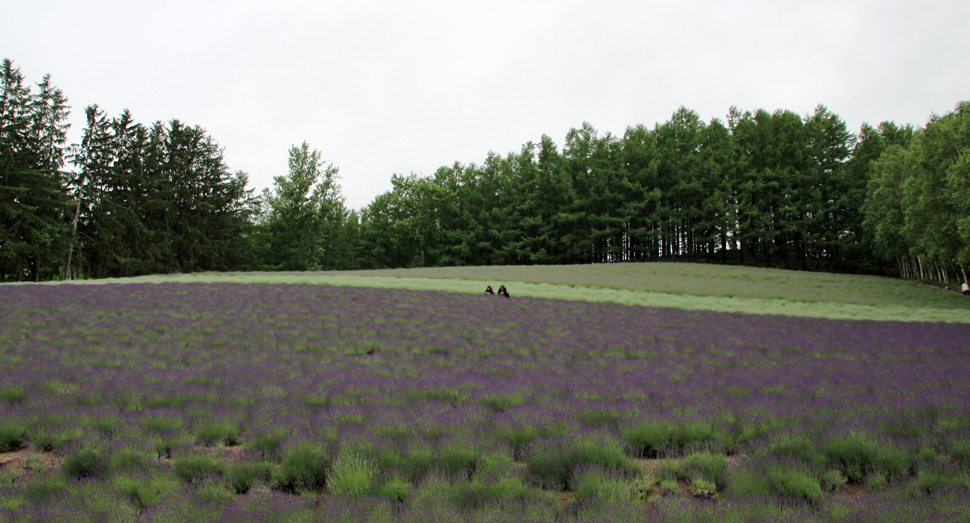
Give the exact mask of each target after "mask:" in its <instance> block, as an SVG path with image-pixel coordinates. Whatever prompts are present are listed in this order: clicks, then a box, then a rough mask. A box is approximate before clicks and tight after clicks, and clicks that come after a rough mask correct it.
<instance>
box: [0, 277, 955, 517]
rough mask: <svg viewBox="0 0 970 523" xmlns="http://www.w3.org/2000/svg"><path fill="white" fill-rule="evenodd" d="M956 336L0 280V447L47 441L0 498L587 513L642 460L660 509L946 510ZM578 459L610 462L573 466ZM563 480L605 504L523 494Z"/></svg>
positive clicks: (710, 315)
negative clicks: (306, 499) (51, 463)
mask: <svg viewBox="0 0 970 523" xmlns="http://www.w3.org/2000/svg"><path fill="white" fill-rule="evenodd" d="M968 335H970V326H968V325H964V324H950V323H915V322H906V323H904V322H875V321H850V320H823V319H811V318H798V317H783V316H753V315H743V314H734V313H718V312H705V311H683V310H676V309H662V308H648V307H638V306H624V305H618V304H610V303H587V302H567V301H555V300H545V299H535V298H514V299H511V300H495V299H489V298H488V297H483V296H477V295H458V294H449V293H444V292H436V291H402V290H391V289H370V288H340V287H328V286H319V285H269V284H246V285H243V284H232V283H211V284H203V283H192V284H180V283H163V284H106V285H99V286H82V285H77V286H73V285H61V286H44V285H17V286H0V383H2V390H3V391H4V393H3V394H2V395H0V451H3V452H13V451H18V450H22V449H24V448H27V449H29V450H30V451H32V452H46V453H47V454H45V456H50V459H52V460H57V461H59V462H60V463H61V467H60V468H57V467H55V468H54V469H51V470H53V472H42V471H27V472H24V473H23V475H22V476H20V477H18V479H17V481H12V482H11V484H10V485H8V486H0V519H3V518H6V519H27V520H30V519H31V518H34V519H36V518H35V517H34V516H33V515H31V514H35V513H36V514H42V513H43V514H47V513H51V514H54V513H57V514H60V513H62V512H64V511H74V512H71V514H75V515H78V514H81V516H83V517H81V516H79V517H78V518H76V519H86V518H87V519H92V518H94V519H97V518H95V517H94V516H91V514H95V513H97V511H98V510H101V509H100V508H98V507H96V506H94V505H91V506H90V507H87V506H86V505H83V504H81V505H77V506H71V505H70V504H69V502H68V501H66V500H69V499H75V498H76V496H77V495H78V492H81V491H82V490H83V491H84V492H89V491H92V490H97V491H103V492H108V493H110V495H111V496H114V497H115V499H120V500H121V502H122V503H124V504H125V507H128V508H127V509H126V510H128V509H131V510H134V511H135V512H136V513H137V514H138V516H137V517H138V518H139V519H141V520H145V521H156V520H157V521H162V520H166V518H168V519H177V518H179V517H183V518H184V517H192V518H199V519H200V520H207V519H209V520H212V519H214V520H218V519H219V518H225V517H229V516H228V514H237V515H238V514H241V513H242V512H240V511H242V510H243V509H242V508H240V507H248V508H246V509H245V510H251V511H252V513H253V514H278V513H280V511H284V512H285V511H287V510H289V511H292V513H293V514H304V515H307V517H308V518H310V519H312V518H317V517H321V512H320V509H316V508H313V507H316V506H317V505H314V504H312V503H311V504H309V505H307V504H303V503H302V502H300V501H299V498H298V497H297V496H296V495H297V494H300V493H302V495H303V496H321V495H322V496H336V495H337V494H336V493H334V492H330V491H328V485H331V486H332V485H337V484H340V485H341V486H340V487H339V488H334V489H333V490H343V491H345V492H346V494H341V495H340V496H339V500H338V501H335V502H334V503H335V504H330V505H327V506H328V507H331V508H328V509H327V510H331V509H332V510H337V508H336V507H337V506H341V507H344V508H346V510H347V514H357V513H358V512H355V511H358V509H359V510H361V511H362V512H359V513H360V514H365V513H366V514H372V513H373V511H372V510H370V509H368V510H364V509H363V508H362V507H364V505H360V507H358V505H357V504H359V503H361V504H362V503H366V501H359V500H357V499H358V498H359V499H369V498H368V496H377V498H374V499H380V500H383V501H381V503H386V504H387V505H386V506H387V507H390V508H388V509H387V510H389V511H390V512H387V513H386V514H385V513H383V512H382V513H381V514H383V515H380V516H379V517H380V518H385V517H387V518H391V519H393V520H397V521H408V520H412V519H413V520H417V519H420V518H421V517H429V518H432V519H433V518H435V517H440V518H448V517H453V516H454V517H459V518H462V519H465V520H468V521H471V520H487V519H488V518H490V517H491V518H499V519H501V518H500V517H499V516H498V514H500V513H501V512H502V511H506V510H507V511H509V513H510V514H512V513H515V514H519V515H521V516H522V517H526V516H524V514H531V515H530V516H528V517H533V516H535V517H540V516H537V515H539V514H541V515H542V516H541V517H544V518H546V519H545V520H546V521H549V520H551V519H554V518H559V519H562V520H568V519H569V518H573V519H576V520H577V521H578V520H583V518H586V517H587V516H588V518H592V519H590V520H595V517H594V516H593V514H594V513H600V512H602V511H604V510H606V511H607V512H608V510H607V508H604V507H607V506H613V505H609V503H614V504H615V503H620V500H619V498H617V497H616V496H613V495H612V494H610V495H606V494H602V495H600V494H596V493H597V492H608V491H609V492H612V491H611V490H610V489H613V490H616V488H619V487H616V486H617V485H620V484H621V479H622V478H641V477H647V476H643V475H642V474H641V468H642V467H644V466H646V465H647V464H648V463H647V462H644V461H643V460H655V459H657V458H668V459H670V460H672V461H671V463H674V461H673V460H678V461H676V463H679V464H680V465H679V466H680V467H681V469H680V472H676V471H675V472H674V473H672V474H670V475H668V476H670V477H668V476H664V475H662V474H661V475H658V476H657V477H656V478H655V479H653V480H652V481H654V483H653V484H648V485H640V486H638V487H637V488H638V489H639V492H644V493H648V492H653V493H654V494H655V495H653V496H652V498H657V499H659V501H656V505H655V508H656V510H654V511H653V512H654V513H658V514H666V516H665V517H669V518H671V520H677V518H679V517H680V516H678V514H689V513H693V512H698V511H700V512H698V513H705V514H706V513H708V512H705V511H707V510H708V509H706V508H698V507H704V505H694V504H692V503H694V502H693V501H691V500H690V499H689V498H685V497H684V496H688V497H689V496H691V495H696V496H698V497H703V498H705V499H706V501H704V503H709V504H710V503H713V504H714V505H716V506H717V507H718V508H716V509H712V510H714V512H710V513H711V514H719V516H717V517H721V515H724V517H725V518H726V519H725V520H730V518H731V517H734V516H730V514H738V515H739V516H738V518H740V519H742V520H743V519H744V517H746V516H744V517H742V516H743V515H744V514H749V515H750V514H755V513H756V512H758V510H760V509H757V510H756V509H755V508H753V507H756V506H766V505H765V504H777V505H778V506H779V507H782V508H779V509H778V511H781V512H784V511H785V510H789V512H791V510H794V512H791V513H792V514H796V513H797V514H798V516H797V517H795V516H792V517H795V520H799V521H801V520H804V521H810V520H812V519H811V518H822V519H821V520H823V521H849V520H851V517H853V516H852V515H853V514H856V515H858V514H862V513H863V512H865V511H866V510H868V508H867V507H865V506H860V505H858V504H852V503H846V502H845V500H844V499H842V498H843V497H844V496H845V494H846V490H847V489H851V490H852V492H861V493H864V495H865V496H868V497H866V498H865V499H869V500H870V501H871V502H872V503H873V504H876V505H878V504H879V503H883V501H881V500H896V501H885V503H889V504H890V505H892V504H893V503H896V504H897V505H898V504H899V503H902V502H901V501H898V500H899V499H902V498H897V497H895V496H903V495H905V496H907V497H906V499H907V503H910V504H911V505H913V506H915V507H931V506H932V507H937V508H938V510H937V511H936V512H935V513H936V514H946V515H947V517H950V516H952V515H954V514H957V515H959V514H961V513H962V512H960V511H962V510H965V504H961V503H962V502H959V501H958V500H959V499H960V496H961V495H966V494H967V493H968V491H970V482H968V481H967V477H968V476H967V475H968V473H970V467H968V465H967V463H970V460H968V458H967V456H970V452H968V451H967V445H966V442H967V441H970V411H968V410H967V408H966V405H968V404H970V353H968V352H967V351H966V349H965V345H966V341H965V340H966V339H970V336H968ZM86 449H97V452H96V453H94V451H91V453H89V454H85V452H88V450H86ZM92 456H94V458H93V461H92V459H89V458H91V457H92ZM340 456H348V458H346V459H344V460H340V464H341V465H340V467H336V463H335V461H334V460H335V459H339V457H340ZM349 456H355V458H354V459H350V458H349ZM496 456H506V457H507V459H508V460H509V464H507V465H508V466H506V468H504V469H502V468H501V467H498V466H497V465H495V463H496V460H497V459H498V458H496ZM355 460H356V461H355ZM726 460H735V461H737V462H738V463H742V464H743V466H740V465H739V466H736V467H733V468H732V466H730V465H727V464H726V463H729V461H726ZM499 461H500V460H499ZM89 462H90V463H89ZM651 462H652V461H651ZM730 462H732V463H733V462H734V461H730ZM347 463H350V464H351V465H353V464H354V463H366V464H367V467H364V468H360V467H357V468H354V467H353V466H351V465H347ZM779 464H788V465H787V468H785V467H783V466H782V465H779ZM210 465H211V466H210ZM335 467H336V469H337V470H338V472H340V473H341V474H344V476H341V478H344V477H345V478H346V480H343V479H341V480H339V481H338V477H337V476H334V475H333V473H334V470H335ZM490 467H491V468H490ZM496 467H498V468H496ZM591 467H592V468H595V467H598V468H599V469H600V470H610V471H614V472H611V473H610V474H613V475H612V476H609V478H612V479H610V480H609V481H606V480H596V479H595V477H594V476H593V475H589V476H588V479H587V480H581V478H579V477H578V476H577V475H576V474H577V473H576V471H577V470H593V469H592V468H591ZM25 470H26V469H25ZM180 476H181V477H182V478H183V479H184V481H179V480H178V478H179V477H180ZM648 476H649V475H648ZM649 477H651V478H652V477H653V476H649ZM614 480H615V481H614ZM341 481H343V483H341ZM583 481H586V482H587V483H586V484H587V487H586V489H587V492H586V494H587V496H586V497H588V498H589V499H594V498H597V497H598V498H607V501H608V503H607V502H606V501H602V500H601V501H602V502H597V503H596V507H595V508H594V507H593V506H592V505H589V506H588V507H587V509H588V512H583V510H586V509H583V508H582V507H580V508H578V509H576V508H568V509H564V508H562V507H559V508H558V509H555V507H557V505H556V504H555V503H552V504H550V503H549V502H548V499H547V498H546V497H544V495H545V494H550V493H549V492H546V493H544V494H543V492H542V489H546V490H547V491H556V490H563V489H569V490H576V489H579V488H580V487H581V485H582V484H584V483H583ZM596 481H599V484H601V485H607V484H608V485H607V486H606V487H602V488H601V487H599V486H596V485H594V483H595V482H596ZM622 481H627V480H622ZM629 481H631V482H632V481H633V480H629ZM637 481H640V480H637ZM663 481H667V482H673V486H674V487H676V489H669V488H668V489H667V490H669V491H671V492H673V491H675V490H676V491H677V492H683V493H684V494H683V495H676V496H675V495H667V496H662V495H660V494H662V493H663V492H664V488H662V487H661V485H660V484H659V483H661V482H663ZM611 482H612V483H611ZM613 483H616V485H614V484H613ZM82 484H83V486H82ZM136 484H144V485H148V486H146V487H144V488H140V487H136V486H135V485H136ZM152 485H154V487H152ZM678 485H682V486H683V488H680V487H678ZM911 485H916V486H915V487H912V486H911ZM607 487H609V488H607ZM614 487H616V488H614ZM667 487H670V485H667ZM624 488H625V487H624ZM621 490H622V489H621ZM624 492H625V490H624ZM550 495H551V494H550ZM232 496H237V497H241V498H240V499H239V500H237V501H235V502H232V503H230V502H229V501H228V500H229V499H230V498H231V497H232ZM287 496H290V497H287ZM643 497H648V498H650V497H651V496H650V495H645V496H643ZM291 498H292V499H294V500H295V501H293V504H292V505H288V504H287V503H290V502H289V501H286V500H288V499H291ZM507 498H508V499H507ZM614 498H615V499H614ZM257 499H258V501H257ZM335 499H336V498H335ZM711 499H713V500H714V501H711ZM677 500H679V501H677ZM728 501H730V503H729V502H728ZM604 503H605V504H604ZM623 503H627V502H625V501H624V502H623ZM630 503H634V501H630ZM636 503H642V501H636ZM897 505H893V506H897ZM99 506H101V505H99ZM381 506H384V505H381ZM583 506H586V505H583ZM619 506H620V505H617V507H619ZM623 506H626V505H623ZM786 506H789V507H791V506H797V507H798V508H796V509H785V508H783V507H786ZM85 507H87V508H85ZM261 507H262V508H261ZM284 507H289V508H284ZM354 507H358V508H354ZM529 507H531V508H529ZM550 507H553V508H552V509H551V508H550ZM730 507H736V509H731V508H730ZM738 507H740V508H738ZM745 507H748V508H745ZM838 507H842V508H838ZM939 507H943V508H939ZM553 509H555V510H553ZM341 510H343V509H341ZM381 510H385V509H381ZM550 510H553V512H552V515H549V514H550V512H549V511H550ZM577 510H578V511H577ZM609 510H612V509H609ZM616 510H619V511H620V512H622V511H623V510H625V509H621V508H617V509H616ZM731 510H734V511H735V512H731ZM764 510H765V511H767V512H765V513H766V514H768V513H771V514H776V513H775V512H771V510H774V509H767V508H766V509H764ZM880 510H881V509H880ZM914 510H915V511H914V512H912V513H913V514H919V515H922V514H933V513H934V512H933V511H932V510H930V509H929V508H927V509H926V510H925V511H923V512H920V511H919V510H921V509H919V510H917V509H914ZM45 511H46V512H45ZM489 511H491V512H489ZM725 511H727V512H725ZM607 512H602V513H604V514H606V513H607ZM781 512H777V513H781ZM729 513H730V514H729ZM83 514H88V515H83ZM456 514H457V515H458V516H455V515H456ZM488 514H492V515H488ZM583 514H586V515H583ZM725 514H727V515H725ZM811 514H814V516H812V515H811ZM803 516H804V518H809V519H797V518H801V517H803ZM37 517H40V516H37ZM240 517H242V516H240ZM254 517H257V516H254ZM258 517H263V516H258ZM274 517H275V516H274ZM294 517H296V516H294ZM300 517H303V516H300ZM335 517H336V516H335ZM340 517H344V516H340ZM346 517H348V518H349V517H351V516H349V515H348V516H346ZM354 517H356V516H354ZM361 517H365V516H361ZM366 517H370V516H366ZM374 517H378V516H374ZM604 517H605V516H604ZM617 517H619V516H617ZM623 517H626V516H623ZM686 517H687V516H686V515H685V516H684V518H686ZM705 517H706V516H705ZM712 517H714V516H712ZM752 517H754V516H752ZM758 517H760V516H758ZM786 517H787V516H786ZM921 517H922V516H921ZM765 518H766V519H770V518H768V516H765ZM825 518H828V519H825ZM513 519H514V518H513ZM753 520H756V519H753Z"/></svg>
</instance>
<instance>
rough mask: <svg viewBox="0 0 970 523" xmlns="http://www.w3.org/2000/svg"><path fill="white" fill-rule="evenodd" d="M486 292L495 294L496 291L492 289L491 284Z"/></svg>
mask: <svg viewBox="0 0 970 523" xmlns="http://www.w3.org/2000/svg"><path fill="white" fill-rule="evenodd" d="M485 294H493V295H494V294H495V291H493V290H492V286H491V285H489V286H487V287H485Z"/></svg>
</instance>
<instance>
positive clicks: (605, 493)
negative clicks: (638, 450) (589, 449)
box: [573, 467, 646, 505]
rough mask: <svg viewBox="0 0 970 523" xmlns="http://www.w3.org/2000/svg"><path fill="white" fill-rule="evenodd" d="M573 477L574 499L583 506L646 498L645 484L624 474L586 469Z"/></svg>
mask: <svg viewBox="0 0 970 523" xmlns="http://www.w3.org/2000/svg"><path fill="white" fill-rule="evenodd" d="M575 476H576V477H575V478H574V480H573V484H574V485H575V489H576V499H577V500H578V501H579V502H581V503H584V505H590V504H596V503H603V502H608V503H625V502H630V501H634V500H642V499H644V498H645V497H646V484H645V483H646V482H645V481H643V480H642V478H639V479H638V478H637V477H636V476H634V475H631V474H628V473H626V472H619V471H615V470H604V469H602V468H600V467H587V468H584V469H581V470H580V471H578V472H577V474H576V475H575Z"/></svg>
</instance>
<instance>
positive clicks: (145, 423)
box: [141, 415, 182, 436]
mask: <svg viewBox="0 0 970 523" xmlns="http://www.w3.org/2000/svg"><path fill="white" fill-rule="evenodd" d="M141 426H142V427H144V428H145V430H147V431H149V432H150V433H153V434H156V435H161V436H169V435H172V434H174V433H175V432H177V431H179V430H180V429H181V428H182V419H181V418H179V417H170V416H163V415H151V416H146V417H144V418H142V420H141Z"/></svg>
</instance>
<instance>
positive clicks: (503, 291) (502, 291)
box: [498, 285, 509, 298]
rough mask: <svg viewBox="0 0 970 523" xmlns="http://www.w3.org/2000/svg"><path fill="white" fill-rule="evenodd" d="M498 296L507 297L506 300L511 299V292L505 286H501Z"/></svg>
mask: <svg viewBox="0 0 970 523" xmlns="http://www.w3.org/2000/svg"><path fill="white" fill-rule="evenodd" d="M498 295H499V296H505V297H506V298H508V297H509V290H508V289H506V288H505V285H499V287H498Z"/></svg>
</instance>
